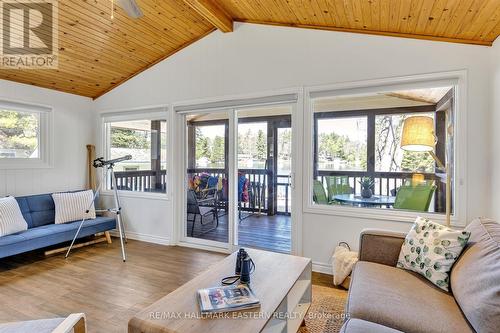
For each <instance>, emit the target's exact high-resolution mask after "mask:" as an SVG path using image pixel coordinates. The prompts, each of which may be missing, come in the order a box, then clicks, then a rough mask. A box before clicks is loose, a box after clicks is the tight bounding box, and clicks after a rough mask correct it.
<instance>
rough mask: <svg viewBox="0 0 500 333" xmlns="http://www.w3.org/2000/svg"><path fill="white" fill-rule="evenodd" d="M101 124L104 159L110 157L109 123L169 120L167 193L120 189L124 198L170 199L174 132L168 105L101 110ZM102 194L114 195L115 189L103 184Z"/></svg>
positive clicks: (101, 146) (101, 152)
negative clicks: (172, 131)
mask: <svg viewBox="0 0 500 333" xmlns="http://www.w3.org/2000/svg"><path fill="white" fill-rule="evenodd" d="M99 114H100V119H99V126H100V128H101V131H100V133H101V138H100V143H101V145H100V148H101V149H100V152H99V154H100V156H104V159H106V160H107V159H109V158H110V156H109V149H108V148H109V147H108V142H109V140H108V139H109V138H108V131H107V123H109V122H117V121H129V120H142V119H147V120H166V121H167V190H166V193H149V192H139V191H122V190H119V191H118V192H119V194H120V197H124V198H144V199H153V200H163V201H170V200H171V197H172V195H171V193H172V184H173V183H172V182H173V177H172V172H171V165H172V145H171V142H172V138H173V137H172V133H171V130H170V128H171V127H170V124H169V122H170V119H169V113H168V106H167V105H152V106H145V107H139V108H133V109H119V110H106V111H100V112H99ZM97 178H98V180H99V181H100V180H101V176H100V173H99V172H98V177H97ZM101 194H102V195H103V196H110V195H113V191H112V190H109V189H107V188H106V184H103V187H102V189H101Z"/></svg>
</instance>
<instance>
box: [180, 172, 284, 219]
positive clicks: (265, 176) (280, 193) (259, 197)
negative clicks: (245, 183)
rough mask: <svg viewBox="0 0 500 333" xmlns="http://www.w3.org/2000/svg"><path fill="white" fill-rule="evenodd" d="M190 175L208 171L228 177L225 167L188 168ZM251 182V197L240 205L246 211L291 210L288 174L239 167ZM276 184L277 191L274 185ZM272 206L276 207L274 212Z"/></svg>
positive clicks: (216, 175)
mask: <svg viewBox="0 0 500 333" xmlns="http://www.w3.org/2000/svg"><path fill="white" fill-rule="evenodd" d="M187 172H188V174H190V175H200V174H202V173H207V174H209V175H210V176H214V177H222V178H223V179H227V171H226V170H225V169H213V168H196V169H188V170H187ZM238 172H239V173H241V174H243V175H244V176H245V178H247V179H248V180H249V182H250V189H249V192H250V198H249V201H248V202H240V203H239V207H240V209H242V210H245V211H251V212H262V213H266V214H270V213H272V214H274V213H278V214H279V213H284V214H289V213H290V212H291V200H290V196H291V192H290V182H289V177H288V175H277V176H276V177H273V173H272V172H271V171H269V170H266V169H238ZM275 186H276V193H274V187H275ZM270 207H274V209H273V212H271V211H270Z"/></svg>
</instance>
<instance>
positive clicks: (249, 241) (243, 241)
mask: <svg viewBox="0 0 500 333" xmlns="http://www.w3.org/2000/svg"><path fill="white" fill-rule="evenodd" d="M242 214H243V217H245V216H248V215H247V213H242ZM291 220H292V219H291V218H290V216H286V215H273V216H266V215H260V216H259V215H249V216H248V217H246V218H244V219H243V220H241V221H240V222H239V235H238V237H239V244H240V246H250V247H254V248H258V249H263V250H268V251H274V252H281V253H290V251H291V249H292V241H291V236H292V229H291ZM206 221H207V223H208V224H206V225H204V226H203V227H202V226H201V225H200V220H199V216H198V217H197V220H196V224H195V228H194V236H195V237H197V238H202V239H209V240H214V241H218V242H224V243H225V242H227V241H228V234H229V231H228V224H227V215H224V216H221V217H219V226H218V227H217V229H214V230H211V231H208V232H206V233H203V232H204V231H207V230H210V229H211V228H213V227H214V224H212V223H211V221H212V218H211V216H209V217H207V218H206ZM192 225H193V224H192V222H191V221H189V222H188V223H187V232H188V235H191V227H192Z"/></svg>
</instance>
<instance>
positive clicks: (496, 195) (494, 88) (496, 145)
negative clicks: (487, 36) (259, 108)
mask: <svg viewBox="0 0 500 333" xmlns="http://www.w3.org/2000/svg"><path fill="white" fill-rule="evenodd" d="M491 66H492V70H491V111H492V121H491V139H492V140H491V142H492V145H491V153H490V164H491V216H492V217H494V218H495V219H496V220H497V221H500V130H499V129H498V126H499V124H500V39H498V38H497V40H496V42H495V44H493V47H492V54H491Z"/></svg>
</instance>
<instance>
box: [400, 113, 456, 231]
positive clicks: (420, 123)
mask: <svg viewBox="0 0 500 333" xmlns="http://www.w3.org/2000/svg"><path fill="white" fill-rule="evenodd" d="M436 143H437V137H436V135H435V133H434V119H432V118H431V117H428V116H412V117H408V118H406V119H405V121H404V124H403V134H402V136H401V149H403V150H407V151H415V152H427V153H429V154H430V155H431V156H432V158H433V159H434V160H435V161H436V164H437V165H438V167H439V168H441V169H444V171H445V175H446V225H447V226H450V222H451V213H450V211H451V201H450V195H451V179H450V177H448V171H449V170H448V166H445V165H444V163H443V162H441V160H440V159H439V158H438V157H437V156H436V154H435V153H434V149H435V147H436Z"/></svg>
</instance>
